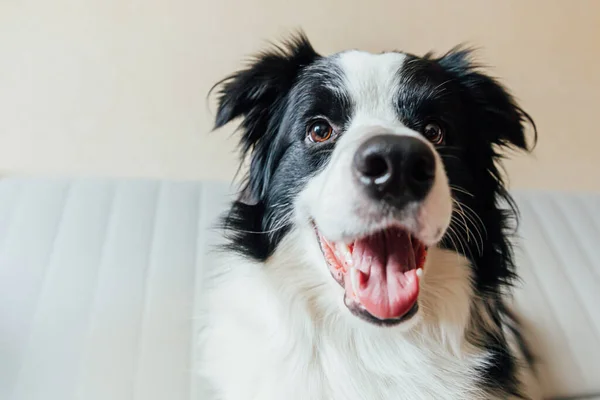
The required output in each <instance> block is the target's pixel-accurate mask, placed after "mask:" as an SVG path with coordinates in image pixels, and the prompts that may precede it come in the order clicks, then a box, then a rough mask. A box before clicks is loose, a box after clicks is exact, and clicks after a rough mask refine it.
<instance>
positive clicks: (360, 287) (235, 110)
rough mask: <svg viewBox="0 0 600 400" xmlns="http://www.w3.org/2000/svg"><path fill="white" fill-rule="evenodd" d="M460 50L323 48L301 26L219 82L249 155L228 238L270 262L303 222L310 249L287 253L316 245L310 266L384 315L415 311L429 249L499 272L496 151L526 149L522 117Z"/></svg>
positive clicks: (350, 301) (376, 315) (367, 314)
mask: <svg viewBox="0 0 600 400" xmlns="http://www.w3.org/2000/svg"><path fill="white" fill-rule="evenodd" d="M469 56H470V52H469V51H467V50H463V49H457V50H453V51H451V52H449V53H448V54H446V55H444V56H442V57H440V58H435V57H433V56H431V55H426V56H424V57H417V56H414V55H411V54H406V53H401V52H387V53H382V54H369V53H365V52H360V51H347V52H342V53H338V54H335V55H332V56H328V57H323V56H320V55H319V54H317V53H316V52H315V51H314V50H313V48H312V46H311V45H310V43H309V42H308V40H307V39H306V38H305V37H304V36H303V35H299V36H298V37H296V38H294V39H292V40H291V41H289V42H288V43H286V44H284V45H283V46H281V47H277V48H275V49H274V50H272V51H270V52H266V53H263V54H261V55H259V56H258V57H257V59H256V60H254V62H252V64H251V65H250V66H249V67H248V68H247V69H245V70H242V71H240V72H237V73H236V74H234V75H232V76H231V77H230V78H228V79H226V80H225V81H224V82H222V83H221V86H220V97H219V108H218V114H217V118H216V126H217V127H220V126H222V125H224V124H226V123H228V122H229V121H231V120H233V119H235V118H237V117H241V118H242V119H241V131H242V140H241V146H242V152H243V154H244V156H245V155H248V154H250V160H251V163H250V168H249V172H248V175H247V181H246V182H245V185H244V187H243V189H242V192H241V196H240V199H239V201H238V202H236V203H235V204H234V206H233V208H232V211H231V212H230V213H229V215H228V217H227V218H226V226H227V228H228V229H229V232H230V234H231V239H232V244H231V248H232V249H235V250H236V251H239V252H241V253H242V254H244V255H245V256H248V257H251V258H253V259H255V260H260V261H265V260H267V259H268V258H269V257H270V256H271V255H272V254H273V253H274V252H275V251H276V250H277V247H278V245H279V244H280V242H281V241H282V239H284V238H285V236H286V235H287V234H289V233H290V232H291V231H294V230H295V231H302V232H304V233H306V232H310V236H311V239H310V240H311V241H312V242H311V243H312V245H314V246H313V248H312V249H311V248H304V249H302V248H301V249H300V252H299V254H297V255H295V256H294V257H299V258H300V257H303V254H302V253H303V252H306V253H310V252H311V251H312V250H314V248H320V250H321V251H320V252H319V260H320V262H317V264H318V265H315V266H314V267H315V268H317V269H319V270H320V271H325V272H326V273H327V274H328V275H331V276H333V279H334V280H335V281H337V282H338V283H339V284H340V285H341V286H342V288H343V290H340V289H337V290H339V291H340V293H339V296H340V297H342V296H344V297H343V298H344V300H345V301H344V304H345V305H346V307H348V309H350V310H351V311H352V312H353V313H354V314H355V315H357V316H360V317H362V318H363V319H366V320H368V321H371V322H374V323H377V324H380V325H389V324H397V323H399V322H401V321H405V320H407V319H409V318H410V317H411V316H413V315H414V314H415V313H416V312H417V310H418V297H419V288H420V280H421V279H427V277H426V276H425V273H426V272H427V268H425V266H426V265H427V263H426V261H427V257H428V251H431V250H432V249H440V248H442V249H449V250H452V251H454V252H457V253H460V254H461V255H463V256H464V257H466V258H467V259H468V260H469V261H470V263H471V265H472V269H473V271H472V273H471V276H472V279H473V281H474V283H475V285H474V286H475V289H476V290H480V291H491V292H494V291H497V290H498V289H499V287H500V286H501V285H502V284H505V283H508V282H509V281H510V278H511V277H512V274H513V271H512V262H511V255H510V246H509V245H508V243H507V241H506V238H505V235H504V232H503V229H504V228H505V225H506V217H507V215H506V212H505V211H503V210H501V209H500V208H499V206H498V204H497V201H498V200H499V198H501V197H504V198H505V199H508V200H509V204H511V202H510V197H508V194H507V193H506V191H505V189H504V187H503V184H502V180H501V177H500V174H499V172H498V169H497V166H496V162H497V161H498V158H499V149H500V148H502V147H505V146H513V147H515V148H520V149H526V148H527V145H526V140H525V136H524V130H523V124H524V122H527V121H530V118H529V117H528V115H527V114H526V113H525V112H523V111H522V110H521V109H520V108H519V107H518V106H517V105H516V104H515V102H514V100H513V98H512V97H511V96H510V95H509V94H508V93H507V92H506V90H505V89H504V88H503V87H502V86H501V85H500V84H499V83H498V82H496V81H495V80H494V79H492V78H490V77H489V76H486V75H484V74H483V73H482V72H480V70H479V69H478V68H476V67H475V66H474V65H473V64H472V62H471V61H470V57H469ZM310 246H311V244H307V247H310ZM297 247H298V246H297ZM300 247H301V246H300ZM327 279H329V280H331V278H330V277H329V276H328V277H327ZM331 281H332V282H333V280H331Z"/></svg>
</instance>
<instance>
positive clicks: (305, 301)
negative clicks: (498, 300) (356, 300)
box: [203, 262, 491, 400]
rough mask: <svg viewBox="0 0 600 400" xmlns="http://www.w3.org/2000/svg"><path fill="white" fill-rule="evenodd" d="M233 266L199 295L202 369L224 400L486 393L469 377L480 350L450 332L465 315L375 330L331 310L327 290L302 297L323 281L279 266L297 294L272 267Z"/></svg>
mask: <svg viewBox="0 0 600 400" xmlns="http://www.w3.org/2000/svg"><path fill="white" fill-rule="evenodd" d="M242 264H243V265H235V266H234V265H230V266H231V267H232V268H234V269H235V274H228V275H227V277H226V279H223V280H222V282H221V283H219V284H218V285H217V286H216V287H215V288H213V290H212V291H211V295H210V300H209V306H210V307H211V309H212V310H211V311H212V312H211V318H210V324H209V327H208V328H207V331H206V332H205V334H206V339H205V340H206V342H205V346H203V349H204V350H203V351H204V354H203V357H204V363H203V364H204V373H205V374H206V375H208V377H209V378H210V379H211V380H212V381H213V383H215V384H216V386H217V387H219V388H222V390H224V392H223V393H222V395H223V399H224V400H233V399H263V400H270V399H273V400H275V399H277V400H279V399H289V400H295V399H298V400H299V399H307V400H308V399H311V400H313V399H315V400H319V399H323V400H326V399H327V400H329V399H332V400H364V399H370V400H379V399H381V400H383V399H411V400H412V399H470V398H486V399H489V398H491V396H490V394H489V393H484V392H482V387H481V385H480V383H481V382H478V376H479V374H478V371H479V370H480V368H481V367H482V366H483V365H484V364H485V362H486V358H487V354H486V352H485V351H483V350H482V349H479V348H476V347H474V346H472V345H470V344H469V343H468V342H467V341H466V340H465V339H464V334H463V332H458V331H457V330H456V326H463V327H464V326H465V325H464V324H461V323H460V321H458V320H460V319H463V318H467V317H465V316H462V315H458V314H456V313H455V315H452V313H445V315H448V316H449V317H448V318H449V319H447V320H446V321H444V320H439V321H437V323H436V324H428V323H427V321H425V320H424V321H422V323H421V324H420V326H417V327H415V329H411V330H410V332H405V333H402V332H398V331H397V330H393V329H382V328H379V327H375V326H371V325H369V324H366V323H364V322H363V321H361V320H359V319H357V318H355V317H353V316H349V317H347V316H344V315H341V314H340V313H339V310H340V309H341V307H339V304H331V302H332V300H333V298H327V295H325V296H324V294H325V293H327V292H330V291H331V288H330V287H329V288H323V289H324V290H323V291H322V292H319V293H312V295H311V293H310V292H307V290H306V288H310V287H316V288H317V289H315V291H318V290H319V289H318V288H320V287H322V286H323V285H318V284H316V285H314V284H311V282H309V281H310V278H309V277H308V276H303V275H302V274H301V273H299V272H300V271H298V270H296V271H290V266H289V265H287V266H286V269H285V271H287V272H285V274H286V275H288V276H289V277H290V279H291V277H294V278H293V279H294V280H295V285H293V287H297V288H299V289H298V290H299V291H298V293H292V292H290V291H289V290H285V289H282V288H285V287H286V282H285V277H283V276H281V275H277V271H275V272H274V275H273V271H272V270H271V271H268V269H266V268H262V269H261V268H260V267H258V268H257V265H256V264H253V263H248V262H242ZM246 264H247V265H246ZM447 270H448V271H447V272H448V273H446V274H442V275H443V276H442V277H443V278H445V279H448V280H449V281H452V278H451V274H455V277H458V275H456V274H460V273H461V271H462V270H463V269H462V268H460V267H459V266H456V268H454V270H455V271H452V268H447ZM281 271H284V269H283V268H282V269H281ZM449 274H450V275H449ZM444 275H445V276H444ZM461 280H463V279H461ZM275 282H279V286H276V285H274V283H275ZM438 287H439V286H438ZM302 288H303V289H302ZM424 290H427V288H424ZM465 290H466V289H465ZM301 292H302V293H303V295H301V296H300V295H299V293H301ZM337 294H339V293H337ZM448 295H449V294H448V293H446V296H448ZM454 295H455V296H456V298H455V299H453V300H454V301H453V308H455V309H456V307H457V306H459V307H460V303H461V301H462V298H463V297H464V298H465V299H466V298H468V297H469V296H468V293H460V290H458V291H456V289H455V293H454ZM450 296H451V295H450ZM430 298H435V296H430ZM317 299H318V300H317ZM317 302H318V303H317ZM423 306H424V307H426V308H429V307H432V306H434V304H424V305H423ZM441 311H442V312H445V311H446V310H445V309H444V308H443V307H442V310H441ZM423 314H424V315H425V317H423V318H425V319H426V318H428V317H427V313H426V312H424V313H423ZM446 327H447V328H446Z"/></svg>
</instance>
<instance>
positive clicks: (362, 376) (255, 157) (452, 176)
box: [202, 34, 539, 400]
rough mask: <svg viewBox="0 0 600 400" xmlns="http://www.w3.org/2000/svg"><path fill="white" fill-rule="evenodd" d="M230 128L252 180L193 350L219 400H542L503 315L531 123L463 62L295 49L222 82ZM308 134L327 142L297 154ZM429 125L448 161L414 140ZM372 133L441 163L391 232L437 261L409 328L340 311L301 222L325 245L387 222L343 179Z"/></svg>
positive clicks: (334, 288) (237, 208) (230, 218)
mask: <svg viewBox="0 0 600 400" xmlns="http://www.w3.org/2000/svg"><path fill="white" fill-rule="evenodd" d="M238 117H240V118H241V127H240V130H241V136H242V137H241V149H242V153H243V155H244V156H249V159H250V167H249V172H248V175H247V180H246V182H245V184H244V185H243V187H242V190H241V194H240V197H239V199H238V200H237V201H236V202H234V203H233V205H232V206H231V209H230V210H229V211H228V212H227V214H226V215H225V217H224V219H223V225H224V232H225V237H226V239H227V244H226V245H225V247H224V248H223V249H222V250H223V251H221V252H220V257H219V264H218V265H215V266H214V271H213V277H212V279H211V280H210V282H209V287H208V288H207V290H208V292H207V294H208V299H207V305H208V326H207V328H206V330H205V331H204V332H203V335H204V336H203V347H202V354H203V356H202V357H203V360H202V361H203V365H204V367H203V371H202V373H203V374H204V375H205V376H206V377H207V378H209V380H210V381H211V382H212V384H213V385H214V388H215V389H216V391H217V393H218V396H219V398H220V399H224V400H241V399H262V400H282V399H286V400H294V399H310V400H317V399H334V400H365V399H369V400H378V399H395V400H398V399H410V400H413V399H492V398H494V399H495V398H497V399H505V398H538V397H539V393H538V392H537V391H536V388H535V384H534V379H533V374H532V371H531V369H530V365H529V362H530V361H531V360H530V358H531V357H530V353H529V351H528V350H527V348H526V347H525V345H524V342H523V340H522V338H521V334H520V332H519V327H518V324H517V322H516V321H515V319H514V317H513V316H512V315H511V313H510V312H509V310H508V308H507V306H506V300H505V296H506V293H507V291H508V289H509V288H510V285H511V282H512V281H513V280H514V278H515V276H516V275H515V267H514V265H513V257H512V251H511V245H510V243H509V240H508V238H507V229H509V228H510V226H509V225H510V223H509V222H510V220H511V219H513V217H514V216H515V211H516V210H515V209H514V205H513V203H512V200H511V198H510V196H509V194H508V193H507V191H506V189H505V186H504V184H503V181H502V178H501V175H500V172H499V169H498V162H499V159H500V152H501V151H502V150H503V148H505V147H513V148H517V149H523V150H527V148H528V146H527V143H526V139H525V135H524V125H525V124H526V123H528V122H530V123H532V121H531V119H530V118H529V116H528V115H527V114H526V113H525V112H524V111H523V110H522V109H521V108H519V106H518V105H517V104H516V103H515V101H514V99H513V98H512V97H511V96H510V95H509V94H508V93H507V91H506V90H505V89H504V88H503V87H502V86H501V85H500V84H499V83H498V82H497V81H496V80H494V79H492V78H490V77H489V76H486V75H485V74H483V73H482V72H481V71H480V69H479V68H478V67H477V66H475V65H474V64H473V63H472V61H471V59H470V52H469V51H468V50H465V49H460V48H459V49H456V50H453V51H450V52H449V53H447V54H446V55H443V56H442V57H439V58H436V57H434V56H432V55H430V54H428V55H426V56H424V57H418V56H415V55H412V54H406V53H402V52H386V53H382V54H370V53H366V52H360V51H346V52H342V53H338V54H334V55H332V56H328V57H323V56H321V55H319V54H317V53H316V52H315V51H314V50H313V48H312V47H311V45H310V44H309V42H308V40H307V39H306V37H305V36H304V35H302V34H300V35H297V36H296V37H294V38H293V39H292V40H290V41H288V42H287V43H285V44H284V45H282V46H280V47H275V48H274V49H272V50H270V51H268V52H265V53H262V54H260V55H259V56H258V57H257V58H256V59H255V60H254V61H253V62H252V63H251V64H250V65H249V66H248V67H247V68H246V69H244V70H241V71H239V72H237V73H235V74H234V75H232V76H231V77H229V78H228V79H226V80H225V81H223V82H221V83H220V98H219V105H218V114H217V117H216V127H221V126H223V125H225V124H227V123H228V122H230V121H232V120H233V119H236V118H238ZM316 117H318V118H325V119H326V120H327V121H330V123H331V124H332V126H334V127H335V129H336V135H337V136H336V138H335V139H334V140H331V141H329V142H327V143H311V142H310V141H309V140H307V138H306V131H307V126H308V124H309V123H310V121H312V120H313V119H314V118H316ZM430 120H435V121H438V122H439V123H441V124H443V126H444V128H445V134H446V139H445V144H444V145H440V146H437V145H433V144H429V142H427V139H426V138H424V137H423V135H422V130H423V127H424V125H425V124H426V123H427V122H428V121H430ZM381 132H385V133H388V134H393V135H409V136H413V137H416V138H419V139H421V140H423V141H426V142H427V143H428V145H430V146H432V149H434V150H435V155H436V177H435V183H434V185H433V187H432V189H431V191H430V193H429V194H428V196H427V197H426V199H425V200H424V201H423V202H422V203H421V204H419V205H418V208H416V209H415V211H414V212H412V213H410V214H409V215H405V216H403V217H402V218H403V219H402V220H401V221H395V222H399V223H401V224H403V225H404V226H405V227H407V229H409V230H410V231H411V232H413V234H415V235H418V236H419V238H420V239H421V240H422V241H423V242H424V243H426V244H427V245H428V246H429V253H428V256H427V261H426V265H425V268H424V272H425V274H424V276H423V279H422V281H421V292H420V295H419V311H418V313H417V315H416V316H414V317H413V318H411V319H410V320H409V321H406V322H404V323H402V324H399V325H397V326H391V327H390V326H379V325H376V324H370V323H369V322H366V321H364V320H363V319H360V318H357V317H356V316H354V315H352V313H350V312H349V311H348V309H347V308H346V307H345V305H344V303H343V296H342V294H343V290H342V289H341V288H340V287H339V285H338V284H337V283H336V282H335V281H334V279H332V277H331V276H330V274H329V271H328V269H327V267H326V265H325V261H324V259H323V254H322V253H321V250H320V249H319V244H318V241H317V239H316V236H315V233H314V230H313V226H312V223H311V221H314V222H315V223H316V225H317V226H318V227H319V229H320V230H321V231H322V232H323V233H324V234H326V235H327V236H328V237H330V238H332V240H336V239H343V238H347V237H352V236H358V235H364V234H366V233H368V232H371V231H373V230H376V229H380V228H382V227H384V226H385V224H387V223H389V219H390V218H391V217H389V215H383V214H382V211H381V208H380V207H379V206H378V204H376V203H375V202H373V201H370V200H369V199H366V198H365V197H364V196H361V194H360V190H359V189H358V188H357V186H356V184H355V183H354V181H353V180H352V179H351V176H350V174H349V170H350V168H349V163H350V160H351V159H352V155H353V153H354V151H355V149H356V148H357V146H358V145H359V144H360V143H361V142H362V141H364V140H365V139H366V138H368V137H370V136H372V135H374V134H376V133H381ZM501 204H503V206H502V205H501ZM503 207H504V208H503Z"/></svg>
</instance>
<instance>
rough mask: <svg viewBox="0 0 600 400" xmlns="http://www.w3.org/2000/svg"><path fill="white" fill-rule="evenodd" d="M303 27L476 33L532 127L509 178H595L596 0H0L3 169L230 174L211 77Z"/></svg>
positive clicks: (599, 87) (390, 40)
mask: <svg viewBox="0 0 600 400" xmlns="http://www.w3.org/2000/svg"><path fill="white" fill-rule="evenodd" d="M288 3H289V4H288ZM297 27H302V28H304V30H305V31H306V32H307V33H308V35H309V37H310V38H311V39H312V41H313V43H314V45H315V47H316V48H317V49H318V50H319V51H321V52H323V53H331V52H335V51H339V50H342V49H345V48H348V47H355V48H361V49H366V50H373V51H380V50H384V49H405V50H408V51H412V52H417V53H423V52H425V51H428V50H430V49H433V50H437V51H444V50H447V49H449V48H450V47H452V46H454V45H455V44H457V43H459V42H464V41H467V42H470V43H472V44H475V45H477V46H479V47H481V48H482V51H481V52H480V58H481V59H482V60H483V61H485V62H486V63H487V64H489V65H491V66H493V67H494V69H493V72H494V74H496V75H498V76H500V77H501V78H502V79H503V81H504V82H505V83H507V84H508V85H509V87H510V88H511V89H512V90H513V92H514V93H515V94H516V95H517V97H518V98H519V99H520V100H521V102H522V104H523V106H524V107H525V108H526V109H527V110H528V111H529V112H530V113H531V114H532V115H533V116H534V118H535V120H536V121H537V123H538V127H539V132H540V141H539V145H538V148H537V150H536V153H535V156H534V157H529V158H527V157H517V158H515V159H513V160H512V161H511V162H510V163H509V171H510V173H511V175H512V176H511V180H512V183H513V186H517V187H524V186H527V187H551V188H577V189H594V190H600V177H599V176H600V160H599V159H598V157H596V154H597V152H598V148H599V147H600V129H599V127H598V126H599V125H600V118H599V117H600V72H599V71H600V43H599V42H600V1H597V0H588V1H584V0H579V1H566V0H555V1H549V0H545V1H525V0H513V1H482V0H473V1H422V0H421V1H415V0H395V1H393V0H390V1H380V0H378V1H373V0H371V1H368V2H367V1H354V2H352V1H348V0H304V1H293V2H285V1H282V0H253V1H235V0H213V1H210V2H209V1H198V0H147V1H143V0H127V1H126V0H73V1H68V0H52V1H48V0H0V172H2V173H39V172H43V173H52V174H54V173H69V174H78V175H81V174H91V175H109V176H150V177H173V178H184V179H189V178H207V177H208V178H216V179H230V178H231V176H232V175H233V173H234V171H235V168H236V165H235V159H236V158H235V156H234V154H233V148H234V146H235V140H234V139H232V138H230V137H229V133H230V132H231V129H229V130H224V131H219V132H215V133H212V134H209V129H210V126H211V118H212V113H211V112H210V111H209V110H208V107H207V104H206V100H205V96H206V93H207V92H208V89H209V88H210V86H211V85H212V83H213V82H215V81H217V80H218V79H220V78H222V77H223V76H225V75H226V74H228V73H230V72H232V71H233V70H234V69H235V68H237V67H238V66H239V65H240V61H241V60H242V59H243V58H244V57H245V56H246V55H248V54H249V53H252V52H254V51H256V50H258V49H260V48H261V47H262V46H263V45H264V44H265V43H266V40H270V39H276V38H281V37H283V36H284V34H285V33H286V32H288V31H289V30H290V29H294V28H297Z"/></svg>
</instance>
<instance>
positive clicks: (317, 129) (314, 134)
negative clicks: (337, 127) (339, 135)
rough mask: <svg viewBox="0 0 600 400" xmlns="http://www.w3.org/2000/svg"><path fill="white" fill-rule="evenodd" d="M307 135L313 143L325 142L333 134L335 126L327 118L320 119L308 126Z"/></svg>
mask: <svg viewBox="0 0 600 400" xmlns="http://www.w3.org/2000/svg"><path fill="white" fill-rule="evenodd" d="M306 135H307V136H308V139H309V140H310V141H311V142H313V143H321V142H325V141H327V140H329V139H331V137H332V136H333V128H332V127H331V125H329V123H328V122H327V121H325V120H318V121H315V122H313V123H312V124H310V125H309V126H308V130H307V133H306Z"/></svg>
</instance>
